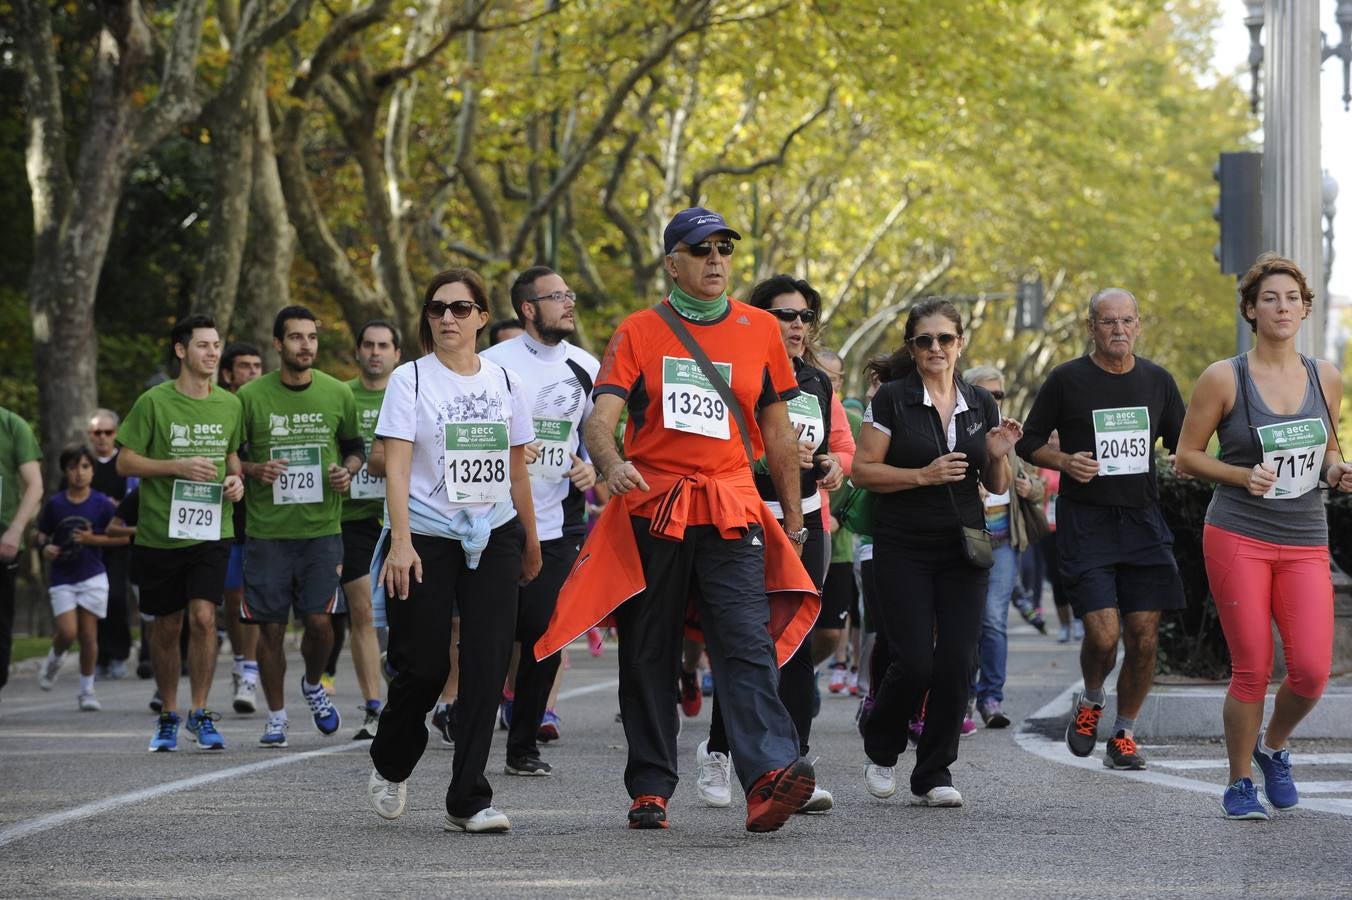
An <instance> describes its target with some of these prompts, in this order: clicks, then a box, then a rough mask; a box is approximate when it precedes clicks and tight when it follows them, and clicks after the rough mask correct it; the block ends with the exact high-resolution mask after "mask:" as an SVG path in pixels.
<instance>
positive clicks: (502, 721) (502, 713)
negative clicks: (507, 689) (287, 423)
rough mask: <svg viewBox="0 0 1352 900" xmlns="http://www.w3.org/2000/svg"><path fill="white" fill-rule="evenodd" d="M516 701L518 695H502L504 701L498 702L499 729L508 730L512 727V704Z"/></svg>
mask: <svg viewBox="0 0 1352 900" xmlns="http://www.w3.org/2000/svg"><path fill="white" fill-rule="evenodd" d="M515 701H516V695H515V694H512V695H508V694H506V693H504V694H503V695H502V702H501V703H500V704H498V730H499V731H507V730H508V729H510V728H511V727H512V704H513V703H514V702H515Z"/></svg>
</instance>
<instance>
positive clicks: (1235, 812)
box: [1221, 778, 1268, 819]
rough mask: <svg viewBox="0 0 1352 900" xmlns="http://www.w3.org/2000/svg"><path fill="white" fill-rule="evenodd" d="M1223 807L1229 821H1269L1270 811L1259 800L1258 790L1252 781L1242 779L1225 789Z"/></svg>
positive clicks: (1222, 799)
mask: <svg viewBox="0 0 1352 900" xmlns="http://www.w3.org/2000/svg"><path fill="white" fill-rule="evenodd" d="M1221 807H1222V808H1223V809H1224V810H1225V817H1226V818H1227V819H1267V817H1268V811H1267V810H1266V809H1264V808H1263V803H1262V801H1260V800H1259V799H1258V788H1256V787H1254V786H1253V781H1252V779H1249V778H1241V779H1239V781H1236V782H1235V783H1234V784H1232V785H1230V786H1229V787H1228V788H1226V789H1225V796H1223V797H1221Z"/></svg>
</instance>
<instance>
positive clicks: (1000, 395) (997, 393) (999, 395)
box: [990, 391, 1005, 400]
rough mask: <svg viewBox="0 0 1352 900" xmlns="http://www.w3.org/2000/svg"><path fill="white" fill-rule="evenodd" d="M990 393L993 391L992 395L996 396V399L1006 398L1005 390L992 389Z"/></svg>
mask: <svg viewBox="0 0 1352 900" xmlns="http://www.w3.org/2000/svg"><path fill="white" fill-rule="evenodd" d="M990 393H991V396H992V397H994V398H995V399H996V400H1003V399H1005V392H1004V391H991V392H990Z"/></svg>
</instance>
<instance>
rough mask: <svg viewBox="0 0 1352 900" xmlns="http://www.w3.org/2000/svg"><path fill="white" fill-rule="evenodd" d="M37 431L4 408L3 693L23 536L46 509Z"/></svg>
mask: <svg viewBox="0 0 1352 900" xmlns="http://www.w3.org/2000/svg"><path fill="white" fill-rule="evenodd" d="M40 459H42V451H41V450H40V449H38V441H37V438H35V437H33V429H32V428H29V427H28V423H27V422H25V421H24V420H23V419H21V418H20V417H19V416H18V415H16V414H15V413H13V412H10V411H9V410H7V409H5V408H4V407H0V531H3V532H4V533H3V535H0V690H2V689H4V687H5V684H6V682H8V681H9V654H10V647H11V645H12V644H13V641H14V590H15V587H14V585H15V580H16V578H17V576H18V574H19V551H20V550H22V549H23V535H24V532H25V531H27V530H28V525H29V523H31V522H32V521H33V517H34V516H35V515H37V513H38V507H39V506H41V505H42V469H41V468H40V466H39V464H38V460H40Z"/></svg>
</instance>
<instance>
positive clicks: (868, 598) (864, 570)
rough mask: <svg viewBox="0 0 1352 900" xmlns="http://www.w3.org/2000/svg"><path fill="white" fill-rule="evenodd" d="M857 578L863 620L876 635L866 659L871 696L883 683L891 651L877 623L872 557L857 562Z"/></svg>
mask: <svg viewBox="0 0 1352 900" xmlns="http://www.w3.org/2000/svg"><path fill="white" fill-rule="evenodd" d="M859 580H860V582H862V586H863V589H864V590H863V601H864V621H865V622H866V623H868V627H869V629H870V630H872V631H873V633H874V634H875V635H876V638H875V639H874V641H873V652H872V653H871V654H869V661H868V692H869V696H873V695H874V694H875V693H877V691H878V685H880V684H882V683H883V677H884V676H885V675H886V674H887V667H888V666H889V665H891V664H892V652H891V648H889V647H888V645H887V639H886V638H885V637H883V636H882V634H881V629H880V628H879V624H878V622H879V620H878V616H879V612H878V583H877V581H876V580H875V577H874V572H873V560H872V559H866V560H864V561H862V562H861V563H860V564H859Z"/></svg>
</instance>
